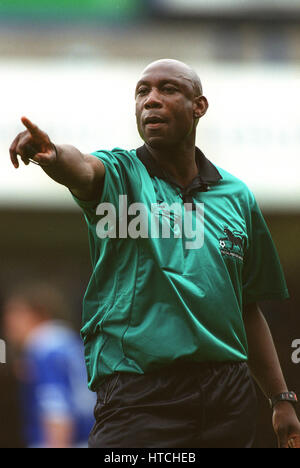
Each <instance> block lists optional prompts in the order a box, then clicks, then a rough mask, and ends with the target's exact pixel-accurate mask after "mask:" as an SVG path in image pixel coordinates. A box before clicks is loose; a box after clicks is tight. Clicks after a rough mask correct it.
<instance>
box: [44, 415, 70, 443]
mask: <svg viewBox="0 0 300 468" xmlns="http://www.w3.org/2000/svg"><path fill="white" fill-rule="evenodd" d="M43 426H44V433H45V445H46V448H56V449H57V448H71V446H72V440H73V436H74V424H73V422H72V421H71V420H68V419H65V420H63V419H62V420H59V421H58V420H55V419H50V418H49V419H45V420H44V421H43Z"/></svg>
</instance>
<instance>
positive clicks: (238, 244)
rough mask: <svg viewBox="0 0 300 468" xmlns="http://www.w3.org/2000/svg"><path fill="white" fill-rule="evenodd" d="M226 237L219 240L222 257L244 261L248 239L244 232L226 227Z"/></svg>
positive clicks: (224, 230)
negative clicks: (226, 256) (227, 256)
mask: <svg viewBox="0 0 300 468" xmlns="http://www.w3.org/2000/svg"><path fill="white" fill-rule="evenodd" d="M223 232H224V235H223V236H222V237H221V238H219V245H220V250H221V254H222V255H229V256H230V257H235V258H237V259H239V260H241V261H243V260H244V249H245V246H246V237H245V234H244V233H243V232H242V231H238V230H236V229H233V230H232V229H230V228H229V227H228V226H225V227H224V229H223Z"/></svg>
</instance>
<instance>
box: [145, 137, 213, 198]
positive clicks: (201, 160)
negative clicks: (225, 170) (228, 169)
mask: <svg viewBox="0 0 300 468" xmlns="http://www.w3.org/2000/svg"><path fill="white" fill-rule="evenodd" d="M136 154H137V156H138V158H139V159H140V161H141V162H142V163H143V164H144V166H145V167H146V169H147V171H148V173H149V175H150V177H158V178H160V179H164V180H166V181H167V182H169V183H170V184H172V185H175V186H177V187H179V188H180V189H181V191H182V193H183V194H184V193H186V194H187V193H191V192H192V191H202V192H206V191H207V190H208V186H209V185H210V184H216V183H218V182H219V181H220V180H221V179H222V176H221V174H220V173H219V171H218V170H217V168H216V167H215V166H214V165H213V164H212V163H211V162H210V161H209V160H208V159H207V158H206V157H205V156H204V154H203V153H202V151H201V150H200V149H199V148H196V154H195V156H196V163H197V167H198V171H199V173H198V175H197V176H196V177H195V179H194V180H193V181H192V182H191V183H190V185H189V186H188V187H185V189H183V187H181V186H180V185H179V184H178V183H177V182H175V181H174V180H173V179H172V177H171V176H170V175H169V174H167V173H166V172H165V171H164V170H163V169H162V168H161V167H160V165H159V164H158V163H157V162H156V161H155V159H154V158H153V157H152V156H151V153H150V152H149V150H148V149H147V147H146V145H144V146H141V147H140V148H138V149H137V150H136Z"/></svg>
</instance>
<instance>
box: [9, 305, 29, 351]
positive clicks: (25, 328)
mask: <svg viewBox="0 0 300 468" xmlns="http://www.w3.org/2000/svg"><path fill="white" fill-rule="evenodd" d="M3 312H4V313H3V325H4V333H5V337H6V339H7V340H8V342H9V343H10V344H12V345H14V346H17V347H19V346H22V344H23V342H24V341H25V339H26V337H27V335H28V333H29V332H30V331H31V329H32V327H33V323H34V313H33V311H32V309H31V308H30V307H29V306H28V305H27V304H25V303H24V302H22V301H21V300H18V299H11V300H9V301H8V302H7V303H6V304H5V306H4V311H3Z"/></svg>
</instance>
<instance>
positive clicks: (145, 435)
mask: <svg viewBox="0 0 300 468" xmlns="http://www.w3.org/2000/svg"><path fill="white" fill-rule="evenodd" d="M95 418H96V423H95V425H94V428H93V430H92V432H91V434H90V438H89V447H90V448H128V447H130V448H178V447H181V448H251V447H252V445H253V443H254V439H255V426H256V391H255V387H254V384H253V381H252V379H251V377H250V372H249V369H248V366H247V364H246V363H243V362H238V363H205V364H203V363H181V365H180V366H178V365H174V366H171V367H166V368H163V369H160V370H159V371H156V372H151V373H148V374H144V375H139V374H129V373H128V374H126V373H116V374H114V375H112V376H110V377H109V378H108V379H107V380H106V381H105V382H104V384H103V385H102V386H101V387H100V389H99V392H98V399H97V404H96V407H95Z"/></svg>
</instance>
